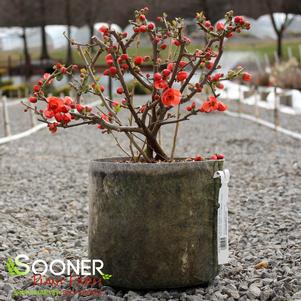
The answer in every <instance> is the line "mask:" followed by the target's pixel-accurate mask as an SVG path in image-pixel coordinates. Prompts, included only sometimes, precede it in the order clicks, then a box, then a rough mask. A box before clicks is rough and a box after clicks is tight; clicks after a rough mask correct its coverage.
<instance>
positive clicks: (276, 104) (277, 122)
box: [274, 87, 280, 130]
mask: <svg viewBox="0 0 301 301" xmlns="http://www.w3.org/2000/svg"><path fill="white" fill-rule="evenodd" d="M274 95H275V99H274V125H275V130H278V127H279V126H280V117H279V97H278V95H277V87H275V88H274Z"/></svg>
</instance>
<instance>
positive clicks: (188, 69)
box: [24, 7, 251, 162]
mask: <svg viewBox="0 0 301 301" xmlns="http://www.w3.org/2000/svg"><path fill="white" fill-rule="evenodd" d="M147 13H148V8H147V7H146V8H144V9H141V10H137V11H135V19H134V20H132V21H130V24H131V25H132V26H133V31H134V33H133V34H132V35H131V36H128V34H127V33H126V32H117V31H115V30H111V29H110V28H108V27H107V26H102V27H100V28H99V32H100V33H101V35H102V37H101V38H98V37H96V36H93V37H92V38H91V43H90V44H80V43H77V42H76V41H74V40H73V39H71V38H69V37H68V39H69V41H70V43H71V45H72V46H74V47H76V48H77V50H78V52H79V54H80V56H81V58H82V61H83V64H84V67H83V68H81V70H80V79H79V80H78V79H76V78H74V77H73V74H74V71H75V70H76V69H77V68H78V67H77V66H76V65H71V66H68V67H66V66H64V65H62V64H56V65H55V66H54V71H53V73H52V74H48V73H46V74H44V76H43V77H42V78H41V79H40V80H39V81H38V83H37V85H35V86H34V88H33V94H32V96H31V97H30V98H29V102H28V103H24V105H25V106H26V107H27V108H26V110H28V109H31V110H34V112H35V113H36V114H38V115H39V120H40V121H42V122H45V123H47V124H48V128H49V130H50V132H52V133H55V132H56V131H57V129H58V128H69V127H73V126H80V125H84V124H92V125H93V124H94V125H96V126H97V127H98V128H99V129H100V130H101V132H102V133H108V134H111V135H112V136H113V137H114V139H115V140H116V142H117V145H118V146H119V147H120V148H121V149H122V150H123V151H124V152H125V153H126V154H127V156H128V157H130V158H131V159H132V161H134V162H157V161H172V160H173V156H174V151H175V145H176V140H177V134H178V127H179V123H180V122H182V121H186V120H188V119H189V118H190V117H191V116H193V115H198V114H208V113H211V112H214V111H220V112H223V111H225V110H227V106H226V105H225V104H224V103H223V102H222V101H220V100H219V99H218V97H219V94H218V91H219V90H221V89H223V88H224V85H223V83H222V82H223V81H225V80H232V79H234V78H236V77H239V76H240V77H241V78H242V79H243V80H245V81H249V80H251V75H250V74H249V73H246V72H244V71H243V69H242V68H241V67H238V68H237V69H235V70H230V71H228V72H227V74H223V73H221V72H219V69H220V68H221V66H220V64H219V62H220V59H221V56H222V53H223V45H224V41H225V39H226V38H231V37H232V36H233V35H235V34H238V33H240V32H241V31H242V30H248V29H249V28H250V24H249V23H248V22H247V21H246V20H244V18H243V17H241V16H233V12H232V11H230V12H228V13H226V14H225V22H218V23H217V24H216V25H215V26H214V25H212V24H211V22H210V21H209V20H207V19H206V17H205V16H204V14H203V13H197V14H196V18H195V19H196V23H197V25H198V27H199V30H201V31H203V32H204V34H205V35H206V38H207V44H206V45H205V46H204V47H203V48H202V49H196V50H193V51H190V50H189V44H190V43H191V40H190V39H189V38H188V37H187V36H185V34H184V22H183V19H180V18H176V19H175V20H172V21H169V20H168V19H167V15H166V14H163V16H160V17H158V18H157V22H156V24H155V23H153V22H149V21H148V20H147ZM140 35H145V36H147V37H148V38H149V40H150V43H151V45H152V55H150V56H139V55H136V56H131V55H130V54H129V51H128V50H129V49H130V48H131V47H134V45H135V42H136V41H137V46H136V47H138V44H139V38H140ZM92 47H93V48H94V49H95V48H97V51H96V53H95V51H94V52H93V50H92ZM100 56H103V57H104V60H105V64H106V68H105V70H104V71H103V74H100V73H99V72H96V70H95V64H96V63H97V62H98V60H99V58H100ZM145 64H148V65H151V68H152V72H149V73H145V72H142V70H143V65H145ZM126 74H127V75H130V76H131V77H132V78H133V79H134V80H135V81H136V82H137V83H139V84H140V85H142V86H143V87H144V88H145V89H147V90H148V91H149V95H150V96H149V99H148V100H147V101H146V102H145V103H144V104H142V105H137V103H136V101H135V100H136V99H135V97H134V96H135V95H134V91H133V90H131V89H130V88H129V87H128V85H127V82H126V81H125V75H126ZM65 75H68V76H69V77H70V76H71V77H72V79H71V81H70V85H71V87H72V88H74V89H75V91H76V97H75V99H71V98H70V97H65V98H59V97H53V96H50V97H46V95H45V92H44V91H45V88H47V86H48V85H51V83H52V82H53V80H55V79H56V80H60V79H61V78H62V77H63V76H65ZM194 75H198V77H199V79H198V81H197V82H195V83H192V78H193V76H194ZM105 76H107V77H111V78H112V79H113V80H115V81H117V82H118V85H119V87H118V89H117V91H116V93H117V94H118V95H120V96H121V97H122V100H114V99H110V98H109V97H108V96H106V93H105V89H104V87H103V86H102V85H101V84H100V78H101V77H105ZM204 88H206V89H204ZM202 91H210V93H209V94H208V93H207V94H208V95H207V96H206V97H204V96H203V94H201V92H202ZM85 94H91V95H93V96H95V97H99V100H100V104H99V106H98V107H96V108H92V107H90V106H87V105H84V104H82V102H81V100H82V96H83V95H85ZM121 111H125V112H126V113H128V114H127V115H128V116H127V118H126V119H125V118H124V115H125V114H124V113H122V114H120V112H121ZM168 124H175V132H174V139H173V146H172V151H171V154H167V152H166V150H164V149H163V148H162V146H161V145H160V143H159V139H158V136H159V131H160V130H161V128H162V127H163V126H165V125H168ZM168 130H171V128H170V127H168ZM116 132H119V133H123V134H125V135H126V136H127V138H128V140H129V146H128V149H126V148H125V147H124V146H122V145H121V144H120V143H119V141H118V139H117V137H116V135H115V134H116ZM210 159H211V160H218V159H223V155H222V154H215V155H212V156H211V158H210ZM194 160H195V161H200V160H203V158H202V157H201V156H200V155H197V156H195V158H194Z"/></svg>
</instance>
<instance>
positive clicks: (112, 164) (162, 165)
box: [90, 157, 225, 172]
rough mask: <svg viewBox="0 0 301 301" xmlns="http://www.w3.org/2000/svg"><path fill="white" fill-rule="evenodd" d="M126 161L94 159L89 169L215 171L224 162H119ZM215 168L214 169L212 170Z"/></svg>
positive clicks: (181, 159)
mask: <svg viewBox="0 0 301 301" xmlns="http://www.w3.org/2000/svg"><path fill="white" fill-rule="evenodd" d="M125 159H128V158H127V157H111V158H102V159H94V160H91V161H90V169H96V170H97V169H103V170H107V171H114V170H115V171H117V170H119V171H121V170H127V171H130V170H132V171H138V170H139V171H141V170H144V171H145V170H154V169H155V170H157V171H158V170H161V171H166V172H167V171H168V172H170V171H172V170H178V169H179V168H180V169H194V168H206V167H207V168H211V167H213V169H216V168H217V166H218V165H220V164H223V163H224V162H225V160H224V159H219V160H210V159H208V160H202V161H185V159H186V158H175V159H176V160H177V159H178V160H180V161H175V162H157V163H142V162H138V163H137V162H136V163H134V162H120V160H125ZM214 167H215V168H214Z"/></svg>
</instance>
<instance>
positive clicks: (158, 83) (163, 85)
mask: <svg viewBox="0 0 301 301" xmlns="http://www.w3.org/2000/svg"><path fill="white" fill-rule="evenodd" d="M154 86H155V88H156V89H158V90H159V89H166V88H167V87H168V83H167V81H166V80H164V79H160V80H155V82H154Z"/></svg>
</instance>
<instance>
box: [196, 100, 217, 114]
mask: <svg viewBox="0 0 301 301" xmlns="http://www.w3.org/2000/svg"><path fill="white" fill-rule="evenodd" d="M215 110H218V101H217V99H216V98H215V97H214V96H209V97H208V100H207V101H205V102H204V103H203V105H202V106H201V108H200V111H201V112H206V113H210V112H212V111H215Z"/></svg>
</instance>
